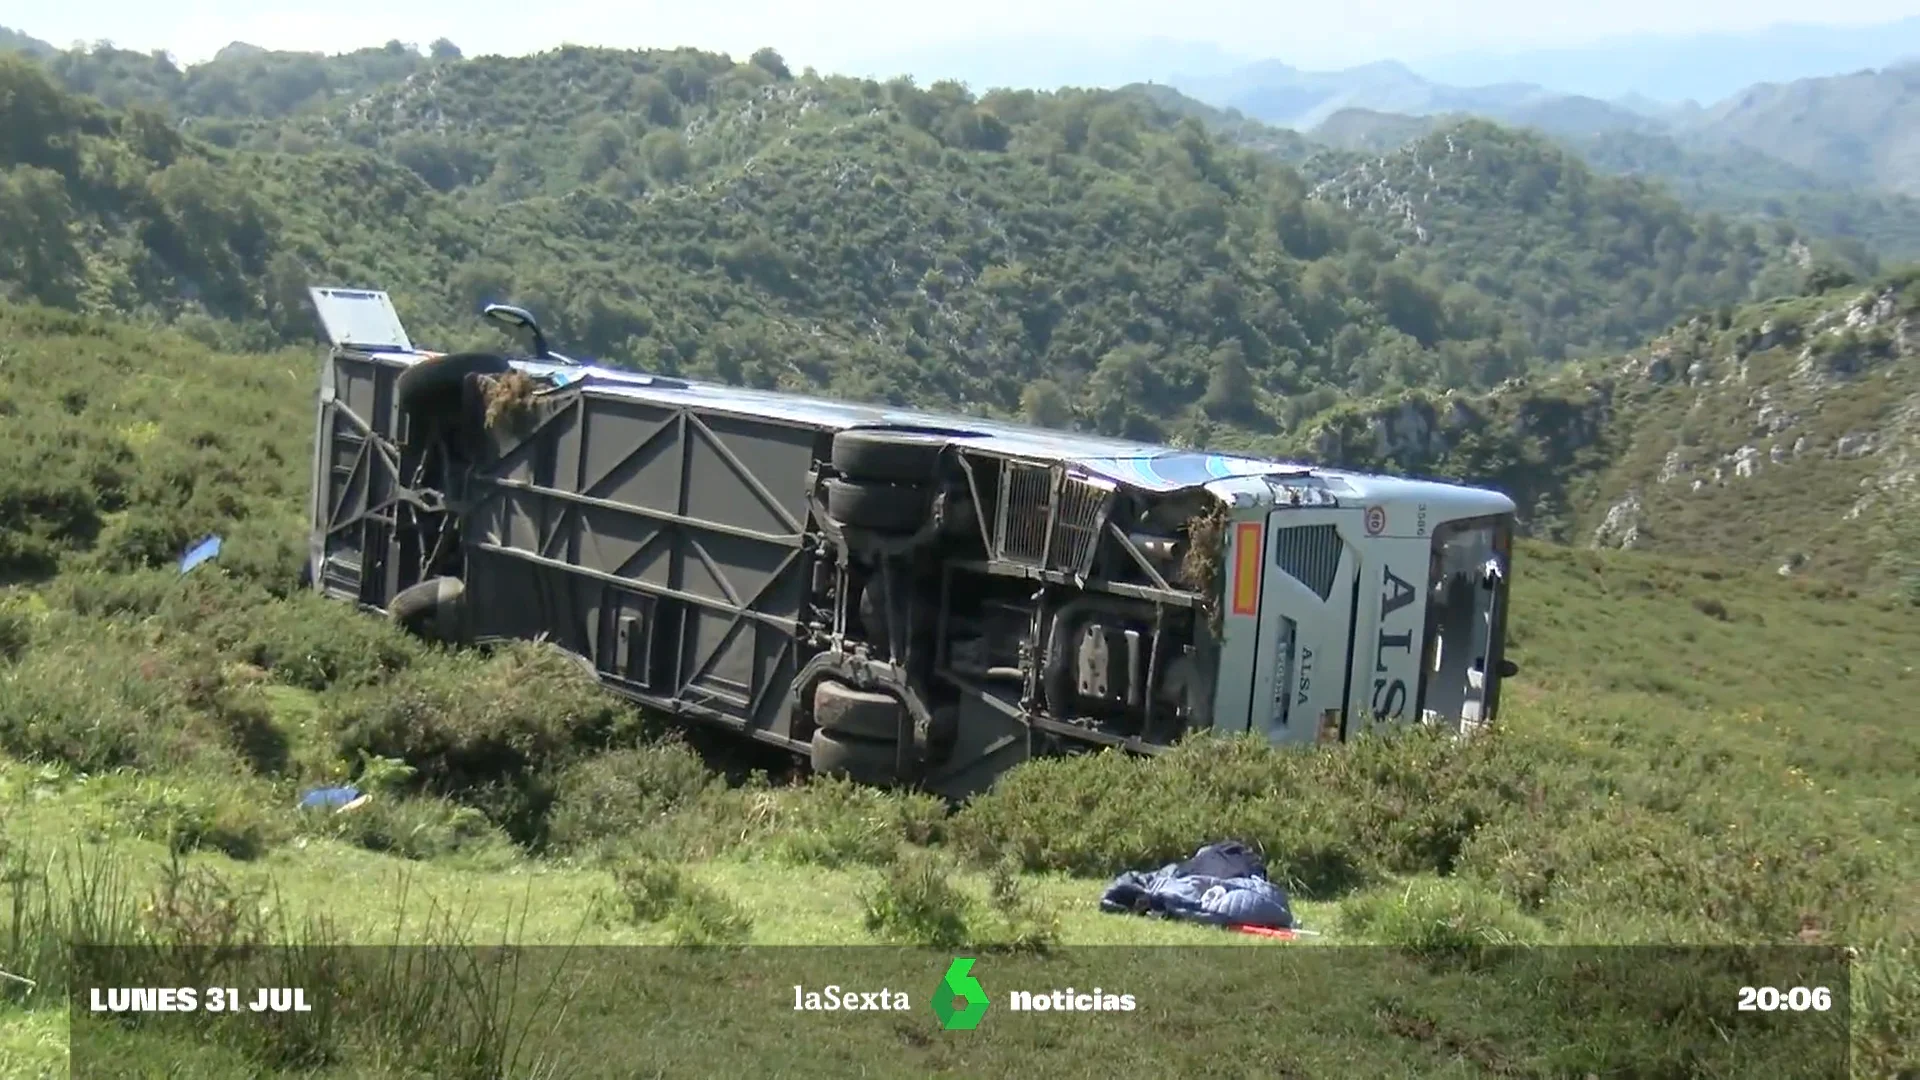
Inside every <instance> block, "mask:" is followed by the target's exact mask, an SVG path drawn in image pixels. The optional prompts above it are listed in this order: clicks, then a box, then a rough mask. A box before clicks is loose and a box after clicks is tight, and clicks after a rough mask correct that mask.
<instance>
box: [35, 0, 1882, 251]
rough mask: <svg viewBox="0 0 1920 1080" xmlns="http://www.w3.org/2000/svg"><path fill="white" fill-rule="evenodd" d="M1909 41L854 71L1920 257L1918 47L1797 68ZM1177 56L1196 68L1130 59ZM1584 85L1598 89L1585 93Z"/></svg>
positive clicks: (292, 104)
mask: <svg viewBox="0 0 1920 1080" xmlns="http://www.w3.org/2000/svg"><path fill="white" fill-rule="evenodd" d="M448 47H451V46H448ZM0 50H14V51H25V52H29V53H32V54H36V55H40V56H44V57H50V63H52V64H53V66H54V68H55V70H56V71H57V72H59V74H60V77H61V79H62V81H63V82H64V83H65V85H67V86H68V87H69V88H70V89H74V90H78V91H81V92H84V93H90V94H94V95H96V96H98V97H100V98H102V99H103V100H106V101H108V102H109V103H110V104H125V103H128V102H131V101H137V100H154V101H166V102H168V103H170V104H171V105H172V106H173V107H174V108H176V109H177V110H181V111H184V112H187V113H192V114H197V115H226V114H228V113H229V112H230V111H231V110H230V109H229V108H227V107H226V106H225V105H223V104H222V103H223V102H225V101H227V100H228V99H229V98H232V97H234V96H235V94H236V93H239V91H238V90H237V89H236V88H237V87H241V86H246V85H252V84H254V83H259V82H261V81H262V80H265V81H266V82H270V83H273V84H274V85H275V87H276V88H277V89H276V93H278V94H282V95H283V96H285V95H287V94H290V95H291V96H287V97H286V99H285V100H279V99H278V98H275V99H274V100H275V101H276V102H277V105H276V108H277V109H278V111H279V112H281V113H286V112H293V111H297V110H299V109H301V108H303V107H305V106H306V104H308V103H310V102H312V101H317V100H322V99H325V98H327V97H329V96H331V95H335V94H340V93H349V92H354V91H355V90H358V89H361V88H364V87H366V86H371V85H376V84H379V83H381V82H383V81H386V80H389V79H392V78H398V77H401V76H404V75H405V74H407V73H409V72H411V71H412V70H414V69H415V68H417V67H418V66H419V64H420V63H421V62H422V60H421V58H420V57H419V56H418V55H417V54H416V53H414V52H413V51H411V50H410V49H407V48H406V47H404V46H401V45H399V44H398V43H390V44H389V45H387V46H385V47H384V48H382V49H364V50H361V51H360V52H358V53H355V54H353V55H352V58H351V60H350V61H349V60H348V59H347V58H341V59H340V60H339V62H337V63H336V62H335V61H333V60H324V61H323V58H321V57H318V56H313V57H307V56H304V55H295V54H281V53H267V52H266V51H264V50H261V49H258V48H256V47H254V46H251V45H246V44H243V43H238V42H236V43H235V44H233V45H230V46H228V47H227V48H226V49H224V50H222V51H221V53H220V55H219V56H218V57H216V58H215V60H214V61H212V62H210V63H209V64H202V65H196V66H195V67H193V68H190V69H187V70H185V71H179V70H175V69H171V68H169V69H167V70H165V71H161V70H158V69H154V70H148V68H149V67H150V65H148V66H145V67H143V66H142V64H140V63H132V64H128V63H120V62H116V61H114V60H113V59H112V58H101V57H96V58H93V59H92V60H89V59H88V58H86V57H82V56H76V55H69V54H63V53H61V51H60V50H58V49H56V48H55V47H54V46H52V45H51V44H49V43H47V42H44V41H39V40H37V39H34V38H32V37H29V36H27V35H25V34H23V33H19V32H17V31H12V30H7V29H5V28H0ZM1902 53H1914V54H1917V55H1920V17H1915V18H1909V19H1904V20H1901V21H1899V22H1896V23H1889V24H1884V25H1882V26H1878V27H1870V28H1834V27H1806V26H1802V27H1775V28H1772V29H1769V30H1766V31H1761V32H1757V33H1752V34H1744V35H1726V34H1722V35H1701V36H1695V37H1688V38H1630V39H1621V40H1619V41H1616V42H1610V43H1599V44H1594V45H1591V46H1583V47H1581V48H1579V49H1560V50H1546V51H1538V50H1536V51H1533V52H1524V53H1513V54H1508V55H1504V56H1496V55H1493V54H1475V55H1474V56H1471V57H1454V58H1440V59H1430V60H1426V61H1420V62H1417V63H1401V62H1398V61H1393V60H1384V61H1379V62H1376V63H1371V64H1365V65H1361V66H1359V67H1353V68H1347V69H1344V70H1339V71H1309V70H1304V69H1301V68H1297V67H1293V66H1291V65H1288V64H1285V63H1282V62H1280V61H1277V60H1263V61H1258V62H1253V63H1245V62H1243V60H1242V59H1241V58H1240V57H1236V56H1234V55H1232V54H1231V53H1229V52H1227V51H1225V50H1223V49H1220V48H1218V47H1215V46H1212V45H1205V44H1194V43H1191V42H1180V41H1172V40H1158V39H1156V40H1150V41H1144V42H1140V43H1137V44H1121V45H1113V46H1100V45H1088V44H1085V43H1071V42H1066V41H1055V40H1048V39H1042V38H1039V37H1030V38H1020V39H1015V40H1012V41H1010V42H1000V43H991V42H990V43H977V44H973V45H968V44H964V43H959V44H949V45H943V46H940V47H938V48H935V49H929V50H922V51H921V52H919V53H914V54H904V55H902V56H900V57H898V58H896V60H895V61H894V62H889V63H888V64H885V65H880V66H876V67H875V69H874V70H872V71H851V72H847V73H849V74H861V75H869V76H872V77H876V78H886V77H890V74H891V73H892V72H894V71H909V72H912V73H913V74H914V75H915V76H916V81H917V82H918V83H919V84H920V85H923V86H925V85H930V84H932V83H934V82H937V81H940V80H941V79H943V78H960V79H963V80H964V81H966V82H968V83H969V84H970V85H972V86H974V87H975V88H976V89H979V88H982V87H985V86H993V85H1010V86H1021V85H1028V86H1037V87H1041V88H1057V87H1059V86H1062V85H1079V86H1114V87H1117V86H1123V85H1127V84H1128V83H1129V82H1130V81H1131V83H1132V85H1131V86H1130V87H1129V88H1130V89H1132V90H1134V91H1136V92H1139V93H1143V94H1145V95H1147V96H1149V97H1151V98H1152V99H1153V100H1154V101H1155V102H1156V103H1157V104H1158V105H1160V106H1161V107H1163V108H1170V109H1173V110H1174V111H1176V112H1184V113H1187V114H1189V115H1195V116H1198V117H1199V118H1200V119H1202V120H1203V121H1205V122H1207V123H1208V124H1209V126H1211V127H1214V128H1215V129H1216V130H1223V131H1225V132H1226V133H1227V134H1228V135H1230V136H1231V137H1232V138H1233V139H1234V140H1235V141H1236V142H1239V143H1241V144H1243V145H1249V146H1254V147H1257V148H1259V149H1262V150H1265V151H1267V152H1270V153H1272V154H1274V155H1275V156H1277V157H1280V158H1283V159H1285V160H1289V161H1292V162H1295V163H1299V162H1303V161H1305V160H1306V159H1307V158H1308V157H1310V156H1312V155H1313V154H1315V153H1317V152H1319V151H1321V150H1324V149H1327V148H1332V149H1334V150H1342V151H1366V152H1376V153H1378V152H1385V151H1387V150H1391V149H1393V148H1395V147H1398V146H1400V145H1402V144H1404V143H1406V142H1407V141H1409V140H1411V139H1415V138H1419V137H1421V136H1423V135H1425V134H1427V133H1430V132H1431V131H1433V130H1435V129H1436V128H1437V127H1439V126H1441V125H1443V124H1452V123H1458V122H1459V121H1461V120H1463V119H1466V118H1469V117H1478V118H1482V119H1488V120H1493V121H1495V122H1497V123H1501V124H1505V125H1509V126H1513V127H1521V128H1531V129H1534V130H1537V131H1539V132H1542V133H1543V134H1546V135H1549V136H1551V137H1553V138H1555V139H1557V140H1558V141H1560V142H1561V143H1562V145H1565V146H1567V147H1568V148H1570V149H1573V150H1575V151H1576V152H1578V153H1579V154H1581V155H1582V156H1583V157H1585V158H1587V159H1588V160H1589V161H1590V162H1592V163H1593V164H1594V165H1595V167H1596V168H1599V169H1601V170H1603V171H1606V172H1613V173H1617V174H1621V175H1639V176H1646V177H1649V178H1653V179H1657V180H1659V181H1661V182H1663V183H1665V184H1667V185H1669V186H1670V187H1671V188H1672V189H1673V190H1674V192H1675V194H1676V195H1678V196H1680V197H1681V198H1682V199H1683V200H1685V201H1687V202H1688V203H1689V204H1690V205H1693V206H1694V207H1695V208H1696V209H1703V210H1715V211H1720V212H1723V213H1730V214H1734V215H1736V216H1743V217H1772V218H1788V219H1791V220H1794V221H1797V222H1799V223H1801V224H1802V225H1805V226H1806V227H1808V228H1810V229H1811V230H1812V231H1814V232H1816V233H1818V234H1821V235H1825V236H1829V237H1834V238H1853V239H1857V240H1859V241H1861V242H1862V243H1864V244H1866V245H1867V247H1868V248H1869V249H1871V250H1873V251H1875V252H1877V253H1879V254H1880V255H1882V256H1886V257H1894V258H1901V259H1906V258H1913V257H1917V256H1920V202H1916V201H1914V199H1913V198H1911V197H1914V196H1920V61H1916V62H1910V63H1906V64H1887V63H1885V62H1884V60H1883V61H1881V63H1880V65H1879V66H1878V67H1876V68H1873V69H1872V70H1860V71H1853V72H1850V73H1843V74H1821V75H1818V76H1817V77H1808V78H1797V77H1794V76H1796V75H1798V74H1799V73H1801V72H1805V71H1808V70H1810V69H1817V70H1821V71H1825V72H1834V71H1840V72H1847V71H1848V69H1847V67H1846V65H1847V64H1851V63H1852V62H1855V61H1862V60H1871V59H1873V58H1875V57H1891V56H1895V55H1899V54H1902ZM127 55H128V56H129V57H131V56H132V55H133V54H127ZM275 58H278V59H275ZM136 59H139V58H136ZM286 64H293V65H295V66H297V67H300V68H301V70H302V76H301V78H300V79H296V80H292V81H291V82H288V81H286V80H280V79H279V76H278V74H276V73H277V72H279V71H280V68H281V67H282V66H284V65H286ZM1820 65H1824V66H1823V67H1822V66H1820ZM1168 68H1177V69H1179V70H1183V71H1187V72H1190V74H1184V75H1174V76H1172V77H1171V78H1165V79H1159V78H1156V79H1153V80H1151V81H1145V80H1129V79H1127V78H1126V74H1127V73H1128V72H1138V71H1143V70H1146V71H1152V70H1162V71H1164V70H1166V69H1168ZM1609 73H1611V74H1609ZM1441 75H1449V76H1454V77H1459V78H1461V79H1462V80H1463V82H1459V83H1456V82H1450V81H1446V80H1444V79H1442V78H1440V77H1439V76H1441ZM1750 75H1759V76H1765V77H1766V78H1763V79H1756V80H1754V81H1752V82H1751V83H1742V84H1739V85H1738V86H1734V87H1732V88H1731V91H1730V92H1727V93H1722V92H1721V91H1722V90H1723V89H1727V88H1728V80H1729V79H1731V78H1735V77H1740V78H1745V77H1747V76H1750ZM1512 76H1529V77H1538V79H1539V80H1540V81H1531V78H1511V77H1512ZM1468 79H1478V80H1481V82H1480V83H1479V84H1474V85H1468V84H1465V80H1468ZM1768 79H1770V80H1771V81H1767V80H1768ZM276 80H278V81H276ZM1490 80H1498V81H1490ZM287 88H291V89H287ZM1583 89H1584V90H1590V91H1594V92H1595V93H1581V92H1577V91H1579V90H1583ZM296 90H297V91H298V92H297V93H295V92H294V91H296ZM1676 91H1684V92H1687V93H1689V94H1694V93H1697V94H1698V95H1699V96H1700V97H1701V98H1702V99H1703V100H1705V102H1706V104H1702V103H1700V102H1699V101H1695V100H1682V101H1678V102H1676V101H1674V100H1673V99H1672V97H1671V95H1672V94H1673V93H1674V92H1676ZM1596 94H1609V95H1611V96H1609V97H1602V96H1596ZM240 96H243V97H248V98H250V99H251V98H253V97H257V96H258V95H255V94H252V93H251V92H250V91H249V92H248V93H245V94H241V95H240ZM210 137H212V136H211V134H210Z"/></svg>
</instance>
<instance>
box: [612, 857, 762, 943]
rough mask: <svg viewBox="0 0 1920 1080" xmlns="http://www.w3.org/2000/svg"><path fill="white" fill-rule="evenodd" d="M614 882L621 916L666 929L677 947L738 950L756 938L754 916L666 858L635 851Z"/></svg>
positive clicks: (624, 860)
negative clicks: (753, 935)
mask: <svg viewBox="0 0 1920 1080" xmlns="http://www.w3.org/2000/svg"><path fill="white" fill-rule="evenodd" d="M613 880H614V887H615V892H616V894H617V895H618V897H619V901H618V906H619V908H620V913H621V916H622V917H623V918H624V919H626V920H628V921H631V922H636V923H661V924H664V926H665V927H666V929H667V932H668V934H669V936H670V937H671V939H672V940H673V942H674V943H675V944H677V945H739V944H744V943H745V942H746V941H747V939H748V938H749V937H750V936H751V935H752V933H753V914H752V912H750V911H748V910H747V909H746V908H744V907H742V906H741V905H740V904H739V903H738V902H737V901H735V900H733V899H732V898H731V897H728V896H726V895H725V894H723V893H721V892H720V891H719V890H717V889H714V888H713V887H712V886H709V885H707V884H705V883H704V882H700V881H696V880H694V879H693V878H691V877H689V876H688V875H687V873H686V872H685V871H683V870H682V869H680V867H679V866H678V865H676V864H674V863H671V862H668V861H667V860H665V859H662V858H659V857H657V856H654V855H651V854H647V853H644V852H638V851H636V852H631V853H629V854H628V855H627V856H626V857H624V858H622V859H621V860H620V861H619V862H618V863H617V864H616V865H615V866H614V868H613Z"/></svg>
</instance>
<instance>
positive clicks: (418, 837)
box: [307, 794, 511, 860]
mask: <svg viewBox="0 0 1920 1080" xmlns="http://www.w3.org/2000/svg"><path fill="white" fill-rule="evenodd" d="M307 813H308V814H310V815H312V817H313V819H314V822H315V825H314V827H315V828H316V830H317V831H319V832H321V833H322V834H324V835H328V836H333V837H336V838H338V839H341V840H344V841H346V842H347V843H350V844H355V845H357V846H359V847H363V848H365V849H367V850H368V851H377V852H381V853H383V854H387V855H395V856H398V857H400V858H403V859H415V860H424V859H438V858H444V857H446V856H452V855H462V856H474V855H478V854H489V853H495V852H504V850H505V849H507V848H509V847H510V846H511V841H510V840H509V839H508V838H507V836H506V834H505V833H503V832H501V831H500V830H499V829H498V828H497V827H495V826H494V824H493V823H492V822H490V821H488V820H487V816H486V815H485V814H483V813H481V812H480V811H478V810H475V809H474V808H473V807H470V806H460V805H458V804H456V803H451V802H448V801H446V800H444V799H435V798H423V797H411V798H396V797H391V796H386V795H381V794H375V795H374V796H373V798H371V799H370V800H368V801H367V802H366V803H364V804H363V805H361V806H358V807H355V808H354V809H352V810H348V811H346V812H344V813H338V812H335V811H333V810H331V809H324V810H323V809H316V810H310V811H307Z"/></svg>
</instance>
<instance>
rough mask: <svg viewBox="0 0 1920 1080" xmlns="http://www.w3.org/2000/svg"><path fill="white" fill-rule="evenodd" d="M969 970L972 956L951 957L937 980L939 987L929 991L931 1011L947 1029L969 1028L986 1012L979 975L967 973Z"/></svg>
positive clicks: (974, 1025) (983, 991) (967, 1029)
mask: <svg viewBox="0 0 1920 1080" xmlns="http://www.w3.org/2000/svg"><path fill="white" fill-rule="evenodd" d="M972 970H973V961H972V960H955V961H954V962H953V963H952V964H951V965H949V966H948V968H947V976H946V978H944V979H941V980H940V989H938V990H935V991H934V992H933V1014H934V1015H935V1016H938V1017H939V1018H940V1026H941V1027H943V1028H945V1029H946V1030H948V1031H972V1030H973V1029H974V1028H976V1027H979V1026H980V1018H981V1017H983V1016H985V1015H987V992H986V990H985V989H983V988H982V987H981V985H980V980H979V979H976V978H974V977H973V976H972V975H969V974H968V972H970V971H972Z"/></svg>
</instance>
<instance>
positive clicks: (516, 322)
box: [480, 304, 551, 360]
mask: <svg viewBox="0 0 1920 1080" xmlns="http://www.w3.org/2000/svg"><path fill="white" fill-rule="evenodd" d="M480 317H481V318H484V319H486V320H487V321H488V322H490V323H493V324H494V325H496V326H500V327H503V328H505V329H508V330H525V331H526V332H527V333H528V335H530V336H531V337H532V338H533V355H534V356H535V357H536V358H538V359H541V360H545V359H547V358H548V357H549V356H550V355H551V354H550V353H548V352H547V335H545V334H543V333H541V332H540V324H539V323H537V322H534V321H533V314H532V313H531V312H529V311H527V310H526V309H525V308H517V307H511V306H509V305H507V304H488V305H487V306H486V307H485V308H484V309H483V310H482V311H481V312H480Z"/></svg>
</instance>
